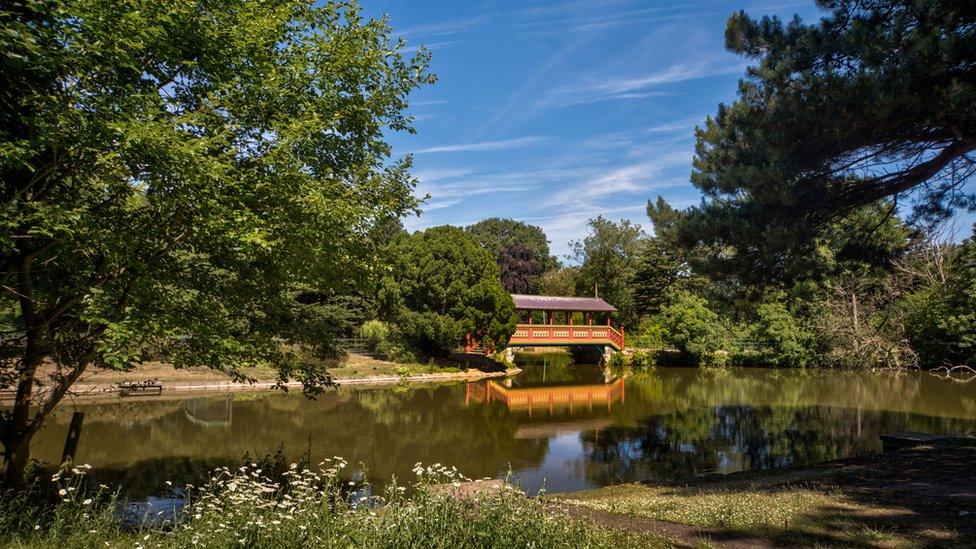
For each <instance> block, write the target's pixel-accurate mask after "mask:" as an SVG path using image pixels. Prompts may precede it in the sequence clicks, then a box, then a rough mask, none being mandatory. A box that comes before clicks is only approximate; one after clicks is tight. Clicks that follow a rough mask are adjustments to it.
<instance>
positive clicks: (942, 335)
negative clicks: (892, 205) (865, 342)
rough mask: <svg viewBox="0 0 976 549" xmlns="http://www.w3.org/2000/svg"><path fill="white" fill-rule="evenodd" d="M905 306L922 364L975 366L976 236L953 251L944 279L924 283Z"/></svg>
mask: <svg viewBox="0 0 976 549" xmlns="http://www.w3.org/2000/svg"><path fill="white" fill-rule="evenodd" d="M903 307H904V308H905V311H906V315H905V317H906V318H905V331H906V334H907V336H908V338H909V340H910V341H911V343H912V347H913V348H914V349H915V350H916V351H917V352H918V354H919V360H920V362H921V363H922V365H923V366H925V367H928V368H936V367H939V366H957V365H966V366H970V367H974V368H976V237H971V238H969V239H968V240H967V241H965V242H964V243H963V244H962V245H960V246H959V248H958V249H956V250H955V252H954V253H952V254H951V256H950V260H949V263H948V265H947V266H946V275H945V282H944V283H937V282H932V283H929V284H926V285H924V286H922V287H921V288H919V289H918V290H916V291H915V292H913V293H912V294H910V295H909V296H908V297H907V298H906V299H905V303H904V305H903Z"/></svg>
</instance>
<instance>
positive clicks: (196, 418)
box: [183, 395, 234, 427]
mask: <svg viewBox="0 0 976 549" xmlns="http://www.w3.org/2000/svg"><path fill="white" fill-rule="evenodd" d="M183 414H184V415H185V416H186V418H187V419H188V420H190V422H192V423H195V424H197V425H201V426H203V427H230V426H231V424H232V423H233V422H234V397H233V396H232V395H227V396H226V397H224V398H222V399H219V400H217V399H212V398H205V397H203V398H191V399H188V400H185V401H183Z"/></svg>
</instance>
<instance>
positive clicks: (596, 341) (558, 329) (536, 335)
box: [508, 294, 624, 351]
mask: <svg viewBox="0 0 976 549" xmlns="http://www.w3.org/2000/svg"><path fill="white" fill-rule="evenodd" d="M512 299H513V300H515V314H516V315H517V316H518V325H517V326H516V327H515V333H514V334H513V335H512V337H511V339H509V341H508V347H509V348H512V347H545V346H550V347H572V346H578V345H593V346H599V347H604V348H608V347H609V348H610V349H613V350H615V351H622V350H623V348H624V328H623V326H621V327H620V330H619V331H618V330H617V329H615V328H614V327H613V313H614V312H615V311H616V310H617V309H616V308H615V307H614V306H613V305H610V304H609V303H607V302H606V301H604V300H602V299H600V298H598V297H558V296H543V295H522V294H514V295H512ZM576 313H579V315H578V320H579V321H578V322H574V319H573V317H574V316H576ZM540 316H541V318H538V317H540ZM538 321H541V322H538Z"/></svg>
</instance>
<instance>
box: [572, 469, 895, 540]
mask: <svg viewBox="0 0 976 549" xmlns="http://www.w3.org/2000/svg"><path fill="white" fill-rule="evenodd" d="M556 497H558V498H559V500H560V501H562V502H564V503H570V504H575V505H579V506H582V507H587V508H591V509H597V510H601V511H606V512H610V513H615V514H621V515H628V516H633V517H646V518H651V519H656V520H663V521H668V522H674V523H679V524H687V525H694V526H700V527H707V528H711V529H715V530H726V531H733V532H737V533H740V534H743V535H747V536H754V537H760V538H767V539H772V540H775V541H776V542H782V543H801V544H802V543H815V544H821V543H826V544H828V545H833V544H836V543H841V544H847V543H850V544H853V545H881V546H911V545H914V542H913V540H912V537H911V536H908V535H905V533H904V532H902V533H899V532H897V531H895V530H893V529H891V528H888V527H886V525H887V524H888V523H889V522H890V521H894V520H902V519H904V518H906V517H907V516H908V515H910V514H911V512H910V511H908V510H906V509H900V508H890V507H882V506H878V505H871V504H867V503H864V502H858V501H854V500H852V499H850V498H848V497H846V496H845V495H843V494H841V493H839V492H838V493H832V492H821V491H817V490H811V489H805V488H803V487H783V488H779V489H764V488H762V487H753V488H749V487H744V486H737V487H734V488H732V487H720V486H719V487H709V486H702V487H668V486H647V485H640V484H626V485H620V486H611V487H606V488H600V489H597V490H590V491H587V492H579V493H574V494H566V495H564V496H561V497H559V496H556Z"/></svg>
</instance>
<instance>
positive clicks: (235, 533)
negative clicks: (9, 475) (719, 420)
mask: <svg viewBox="0 0 976 549" xmlns="http://www.w3.org/2000/svg"><path fill="white" fill-rule="evenodd" d="M344 465H345V464H344V463H342V462H341V460H338V459H337V460H335V461H330V462H326V463H323V464H320V467H317V468H316V470H315V471H312V470H309V469H307V468H302V467H299V466H295V465H293V466H291V467H290V468H287V470H284V471H281V472H278V473H276V474H273V475H269V474H268V473H267V472H266V471H264V470H262V468H261V466H259V465H257V464H255V465H245V466H242V467H241V468H239V469H234V470H231V469H219V470H217V471H215V472H214V474H213V476H212V478H211V480H210V483H209V484H208V485H207V486H205V487H202V488H199V489H191V490H190V492H189V493H190V497H189V504H188V506H187V508H186V509H185V511H184V512H183V513H181V514H180V515H179V516H178V517H176V518H174V519H173V520H172V521H157V523H156V524H155V525H153V526H132V525H127V524H126V523H125V522H123V521H122V520H121V519H119V518H118V513H117V512H116V508H117V506H116V505H115V503H114V501H113V500H112V499H111V498H109V497H106V493H107V488H106V487H102V488H98V487H91V486H87V483H86V482H85V480H84V471H85V470H84V469H83V468H79V469H76V470H75V471H76V473H77V474H69V475H67V476H65V477H57V476H56V477H54V479H53V480H52V481H51V482H53V483H54V484H53V486H49V487H48V488H53V492H52V493H53V494H55V496H54V499H55V501H54V502H53V503H51V504H49V505H40V504H38V503H37V501H38V499H39V498H40V496H39V493H40V492H44V491H45V490H37V491H35V492H34V493H33V495H31V496H30V497H18V498H10V497H8V498H5V499H3V501H2V507H0V544H2V545H3V546H5V547H79V548H81V547H84V548H89V547H128V548H131V547H139V548H149V547H276V548H282V547H391V548H392V547H451V548H455V547H666V546H669V545H670V544H669V542H668V541H667V540H666V539H663V538H661V537H658V536H654V535H650V534H638V533H631V532H626V531H621V530H617V529H605V528H600V527H597V526H594V525H593V524H592V523H590V522H588V521H586V520H579V519H573V518H569V517H567V516H561V515H553V514H552V513H551V512H550V511H549V510H548V509H547V508H546V506H545V505H544V504H543V503H541V502H539V501H537V500H532V499H529V498H526V497H525V496H523V495H522V494H521V493H520V492H518V491H517V490H514V489H511V488H506V487H502V488H496V489H491V490H484V491H478V492H476V493H474V494H468V495H466V496H465V497H461V496H459V495H458V494H457V493H456V492H452V490H450V489H448V490H444V489H443V487H444V486H445V485H447V486H450V485H452V483H459V482H460V481H466V480H468V479H462V478H461V477H459V476H458V475H457V474H456V472H454V471H453V470H448V469H445V468H443V467H440V466H439V465H438V466H434V467H428V468H421V467H420V466H418V467H417V468H416V470H415V471H416V472H417V473H418V480H417V482H416V484H415V485H413V486H412V487H413V488H415V489H414V490H409V491H408V490H405V489H404V488H398V487H395V486H391V487H389V488H388V489H387V490H386V491H385V492H384V493H383V494H382V495H378V496H369V497H367V496H365V495H357V494H363V493H366V492H364V491H362V487H356V488H358V489H359V490H358V491H355V492H354V491H353V487H350V486H349V485H348V484H346V483H344V482H343V481H342V480H341V478H342V474H341V470H342V468H343V466H344ZM269 477H272V478H274V480H273V479H272V478H269ZM42 482H47V479H45V480H44V481H42ZM349 484H351V483H349ZM47 491H50V490H47Z"/></svg>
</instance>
